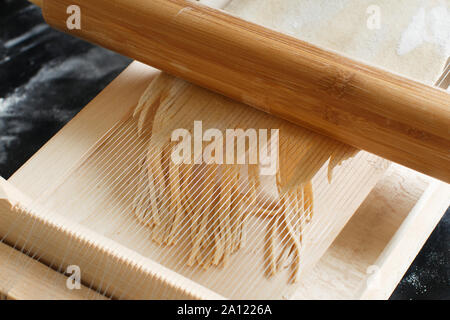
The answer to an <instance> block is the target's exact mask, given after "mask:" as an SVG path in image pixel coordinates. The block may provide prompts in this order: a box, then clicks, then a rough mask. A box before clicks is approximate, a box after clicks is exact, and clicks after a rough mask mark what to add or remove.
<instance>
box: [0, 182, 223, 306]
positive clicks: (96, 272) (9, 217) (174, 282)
mask: <svg viewBox="0 0 450 320" xmlns="http://www.w3.org/2000/svg"><path fill="white" fill-rule="evenodd" d="M0 190H1V191H0V234H1V235H2V238H3V237H4V238H5V241H6V242H8V243H11V244H14V245H15V247H16V248H20V249H21V250H25V251H27V252H31V253H32V254H33V255H34V256H36V257H39V260H40V261H41V262H43V263H46V264H48V265H53V264H56V265H58V266H59V267H60V268H62V270H65V269H66V268H67V266H69V265H77V266H79V267H80V270H81V273H82V274H81V281H82V283H84V284H87V285H88V286H89V287H93V288H96V289H97V290H99V291H100V292H103V290H104V291H105V294H106V295H107V296H112V297H113V298H117V297H120V298H122V299H223V298H222V297H221V296H220V295H217V294H215V293H213V292H211V291H210V290H207V289H206V288H203V287H202V286H200V285H198V284H196V283H194V282H192V281H190V280H188V279H186V278H184V277H183V276H181V275H179V274H176V273H175V272H173V271H171V270H169V269H167V268H164V267H162V266H161V265H159V264H157V263H155V262H154V261H152V260H150V259H147V258H145V257H143V256H141V255H139V254H138V253H136V252H135V251H132V250H130V249H128V248H126V247H124V246H121V245H120V244H118V243H116V242H114V241H112V240H110V239H107V238H105V237H102V236H101V235H99V234H98V233H96V232H95V231H93V230H90V229H88V228H86V227H83V226H81V225H78V224H77V223H76V222H74V221H73V220H70V219H67V218H65V217H63V216H61V215H58V214H53V213H51V212H48V211H47V210H45V209H43V208H40V207H38V206H35V205H33V204H32V201H31V200H30V199H28V198H27V197H26V196H24V195H23V194H22V193H21V192H20V191H18V190H17V189H16V188H15V187H13V186H12V185H11V184H10V183H8V182H6V181H5V180H3V179H1V178H0ZM32 206H33V211H31V210H29V209H28V208H30V207H32ZM93 257H95V260H93ZM23 272H25V274H22V275H20V270H18V273H19V276H25V275H26V272H28V269H27V266H25V268H24V270H23ZM102 285H103V286H102Z"/></svg>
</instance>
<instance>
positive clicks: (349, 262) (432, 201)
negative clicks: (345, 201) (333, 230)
mask: <svg viewBox="0 0 450 320" xmlns="http://www.w3.org/2000/svg"><path fill="white" fill-rule="evenodd" d="M433 184H434V182H433V181H432V179H430V178H429V177H426V176H423V175H421V174H418V173H417V172H414V171H412V170H409V169H406V168H404V167H401V166H398V165H394V166H392V167H391V168H390V169H389V171H388V172H387V173H386V175H385V177H384V178H383V179H382V180H380V181H379V183H378V184H377V186H376V187H375V188H374V189H373V190H372V192H371V193H370V195H369V196H368V197H367V199H366V200H365V201H364V203H363V204H362V205H361V207H360V208H359V209H358V211H357V212H356V213H355V215H354V216H353V217H352V219H351V220H350V221H349V223H348V224H347V225H346V227H345V228H344V230H343V231H342V232H341V234H340V235H339V237H337V239H336V240H335V241H334V243H333V244H332V246H331V247H330V248H329V249H328V251H327V252H326V253H325V255H324V256H323V257H322V259H321V260H320V261H319V263H318V264H317V265H316V267H315V268H314V270H313V271H312V272H311V273H310V274H309V275H308V276H306V277H305V278H304V279H303V281H302V283H301V286H300V288H299V290H298V291H297V292H295V293H294V294H293V295H292V296H291V297H290V298H292V299H339V300H341V299H387V298H389V296H390V295H391V294H392V292H393V290H394V289H395V287H396V286H397V284H398V283H399V281H400V280H401V278H402V277H403V275H404V273H405V272H406V270H407V269H408V268H409V266H410V264H411V263H412V261H413V260H414V258H415V256H416V255H417V253H418V252H419V250H420V248H421V247H422V245H423V243H424V241H425V240H426V239H427V238H428V236H429V235H430V234H431V232H432V231H433V229H434V226H435V224H436V223H437V221H439V219H440V218H441V217H442V216H443V215H444V214H445V211H446V209H447V207H448V205H449V203H450V192H449V190H448V185H445V184H443V183H439V184H438V185H439V188H438V190H436V189H435V186H433Z"/></svg>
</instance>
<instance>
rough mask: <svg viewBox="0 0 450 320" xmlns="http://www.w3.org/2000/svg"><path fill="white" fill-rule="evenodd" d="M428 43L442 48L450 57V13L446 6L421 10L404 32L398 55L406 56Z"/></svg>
mask: <svg viewBox="0 0 450 320" xmlns="http://www.w3.org/2000/svg"><path fill="white" fill-rule="evenodd" d="M427 42H428V43H432V44H435V45H438V46H440V47H441V48H442V50H444V52H445V54H446V55H450V12H449V10H448V9H447V7H446V6H437V7H434V8H431V9H429V10H426V9H425V8H424V7H422V8H420V9H419V10H418V12H417V14H416V15H415V16H414V17H413V18H412V21H411V23H410V25H409V26H408V28H407V29H406V30H405V31H404V32H403V34H402V37H401V39H400V43H399V46H398V49H397V53H398V54H399V55H405V54H407V53H409V52H411V51H412V50H414V49H416V48H417V47H419V46H421V45H423V44H424V43H427Z"/></svg>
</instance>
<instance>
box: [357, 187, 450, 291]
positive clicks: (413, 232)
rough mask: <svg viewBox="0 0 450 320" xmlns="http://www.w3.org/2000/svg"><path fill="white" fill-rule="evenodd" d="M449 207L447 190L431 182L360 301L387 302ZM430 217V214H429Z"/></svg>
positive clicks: (449, 191) (377, 265) (379, 261)
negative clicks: (378, 300) (385, 300)
mask: <svg viewBox="0 0 450 320" xmlns="http://www.w3.org/2000/svg"><path fill="white" fill-rule="evenodd" d="M449 205H450V186H449V185H448V184H444V183H441V182H439V181H436V180H433V179H430V180H429V184H428V186H427V188H426V189H425V192H424V193H423V195H422V197H421V198H420V199H419V201H417V203H416V204H415V206H414V208H413V209H412V210H411V212H410V213H409V214H408V217H406V219H405V220H404V221H403V222H402V224H401V225H400V227H399V228H398V230H397V232H396V233H395V235H394V236H393V237H392V239H391V240H390V241H389V243H388V245H387V246H386V248H385V249H384V250H383V252H382V253H381V255H380V256H379V257H378V259H377V261H376V262H375V264H374V267H375V268H374V269H373V270H374V271H375V273H374V274H372V275H370V278H369V279H367V285H364V286H363V288H362V291H361V293H360V295H359V297H360V298H361V299H388V298H389V297H390V295H391V293H392V291H393V290H394V289H395V287H396V284H397V283H398V281H399V280H400V279H401V277H402V276H403V275H404V274H405V272H406V271H407V270H408V268H409V265H408V264H407V263H405V262H407V261H412V260H413V259H414V258H415V256H416V253H417V252H418V251H419V250H420V249H421V248H422V246H423V245H424V243H425V241H426V240H427V239H428V235H429V234H430V233H431V232H432V231H433V230H434V228H435V227H436V225H437V224H438V222H439V220H440V219H441V217H442V214H443V213H445V211H446V210H447V208H448V207H449ZM430 213H431V214H430Z"/></svg>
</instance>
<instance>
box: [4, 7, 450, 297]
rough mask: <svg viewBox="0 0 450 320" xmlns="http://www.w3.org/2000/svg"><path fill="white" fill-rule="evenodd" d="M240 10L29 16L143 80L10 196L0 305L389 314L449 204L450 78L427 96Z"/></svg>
mask: <svg viewBox="0 0 450 320" xmlns="http://www.w3.org/2000/svg"><path fill="white" fill-rule="evenodd" d="M236 1H237V0H234V1H223V0H208V1H206V0H205V1H199V2H197V1H184V0H84V1H81V0H70V1H69V0H43V1H37V0H36V1H33V2H35V3H36V4H38V5H39V6H41V7H42V9H43V14H44V17H45V19H46V21H47V22H48V23H49V24H50V25H52V26H53V27H55V28H57V29H59V30H62V31H65V32H69V33H71V34H74V35H75V36H78V37H81V38H83V39H87V40H89V41H92V42H94V43H97V44H99V45H101V46H104V47H106V48H109V49H112V50H115V51H117V52H119V53H121V54H124V55H127V56H130V57H132V58H135V59H137V60H139V61H141V62H143V63H141V62H133V63H132V64H131V65H130V66H129V67H128V68H127V69H126V70H125V71H124V72H123V73H122V74H121V75H120V76H119V77H117V78H116V79H115V80H114V81H113V82H112V83H111V84H110V85H109V86H108V87H107V88H105V89H104V90H103V91H102V93H101V94H100V95H99V96H98V97H97V98H95V99H94V100H93V101H92V102H91V103H90V104H88V105H87V106H86V107H85V108H84V109H83V110H82V111H81V112H80V113H79V114H78V115H77V116H76V117H75V118H74V119H73V120H72V121H71V122H69V123H68V124H67V125H66V126H65V127H64V128H63V129H62V130H61V131H60V132H59V133H58V134H57V135H56V136H55V137H54V138H52V139H51V140H50V141H49V142H48V143H47V144H46V145H45V146H44V147H43V148H42V149H41V150H40V151H39V152H38V153H36V154H35V155H34V156H33V157H32V158H31V159H30V160H29V161H28V162H27V163H26V164H25V165H24V166H23V167H22V168H21V169H19V170H18V171H17V172H16V173H15V174H14V175H13V176H12V177H11V178H10V179H9V180H8V181H5V180H4V179H1V178H0V295H1V296H2V297H7V298H12V299H29V298H75V299H80V298H90V299H106V298H113V299H224V298H225V299H226V298H234V299H305V298H306V299H346V298H347V299H355V298H358V299H367V298H370V299H385V298H388V297H389V296H390V294H391V293H392V291H393V290H394V288H395V286H396V284H397V283H398V281H399V280H400V278H401V276H402V275H403V273H404V272H405V271H406V270H407V269H408V267H409V265H410V264H411V262H412V260H413V258H414V257H415V255H416V254H417V252H418V251H419V249H420V248H421V246H422V245H423V243H424V242H425V240H426V238H427V237H428V235H429V234H430V233H431V231H432V230H433V228H434V227H435V225H436V224H437V222H438V221H439V219H440V218H441V217H442V215H443V213H444V212H445V210H446V209H447V208H448V205H449V199H450V196H449V195H450V190H449V185H448V184H447V183H446V182H449V181H450V171H449V169H450V155H449V150H450V144H449V143H450V137H449V131H448V130H449V121H450V110H449V108H450V100H449V95H448V93H447V92H445V91H444V90H442V88H444V87H445V85H444V84H445V83H447V82H446V81H447V79H448V77H447V75H448V71H445V70H444V71H442V70H440V69H441V67H440V68H439V70H438V71H437V75H440V74H441V72H443V73H442V77H441V78H440V80H439V84H441V87H442V88H441V89H439V88H434V87H430V86H426V85H424V84H421V83H419V82H415V81H413V80H408V79H406V78H402V77H400V76H398V75H394V74H391V73H389V72H388V71H384V70H381V69H377V68H374V67H371V66H367V65H365V64H362V63H360V62H356V61H353V60H351V59H349V58H345V57H343V56H340V55H338V54H336V53H334V52H330V51H325V50H323V49H320V48H318V47H316V46H313V45H312V44H309V43H306V42H303V41H300V40H298V39H297V38H294V37H291V36H287V35H284V34H282V33H278V32H275V31H272V30H269V29H267V28H264V27H262V26H260V25H257V24H253V23H250V22H247V21H244V20H241V19H239V18H238V17H236V16H232V15H229V14H227V13H226V12H227V11H228V12H231V7H230V6H231V5H233V3H234V4H236V3H238V4H247V5H249V6H250V7H252V5H254V4H255V3H256V2H258V3H260V0H246V1H242V2H239V1H237V2H236ZM292 1H293V0H292ZM292 1H287V2H286V3H288V4H289V3H292ZM318 1H319V0H318ZM265 2H267V3H271V0H267V1H265ZM274 2H277V1H274ZM302 2H303V0H298V3H302ZM357 2H360V1H359V0H358V1H357ZM229 3H231V4H229ZM308 3H311V2H308ZM206 4H207V5H209V6H206ZM213 7H214V8H216V9H214V8H213ZM218 8H222V9H223V10H224V11H222V10H221V9H218ZM252 8H255V9H254V10H263V9H264V6H255V7H252ZM242 10H243V9H240V7H239V6H237V7H234V9H233V13H234V14H235V13H241V14H243V11H242ZM258 13H261V12H260V11H258ZM77 14H79V17H78V18H79V21H78V22H79V24H77V23H74V22H73V21H72V20H70V19H76V18H77V17H76V15H77ZM284 15H287V13H285V12H283V11H280V12H279V11H277V10H274V11H273V12H272V13H271V15H270V18H271V19H273V20H274V21H275V20H276V18H278V19H281V18H285V16H284ZM261 16H264V15H263V14H262V13H261ZM68 19H69V20H68ZM68 22H69V24H68ZM69 25H70V28H68V26H69ZM78 27H79V28H78ZM281 29H282V30H281V31H286V30H285V29H286V27H285V28H284V29H283V28H281ZM286 32H287V31H286ZM445 58H446V57H445ZM144 63H145V64H144ZM443 63H445V59H444V60H443ZM151 66H152V67H151ZM153 67H156V68H158V69H160V70H162V71H159V70H157V69H154V68H153ZM230 98H231V99H230ZM248 105H250V106H253V107H255V108H251V107H249V106H248ZM389 160H393V161H395V162H398V163H399V164H401V165H405V166H407V167H410V168H412V169H414V170H417V171H419V172H422V173H419V172H416V171H414V170H412V169H409V168H406V167H403V166H401V165H399V164H392V163H390V161H389ZM423 173H425V174H428V175H431V176H433V177H434V178H432V177H430V176H426V175H424V174H423ZM435 178H438V179H440V180H438V179H435ZM441 180H443V181H441Z"/></svg>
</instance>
